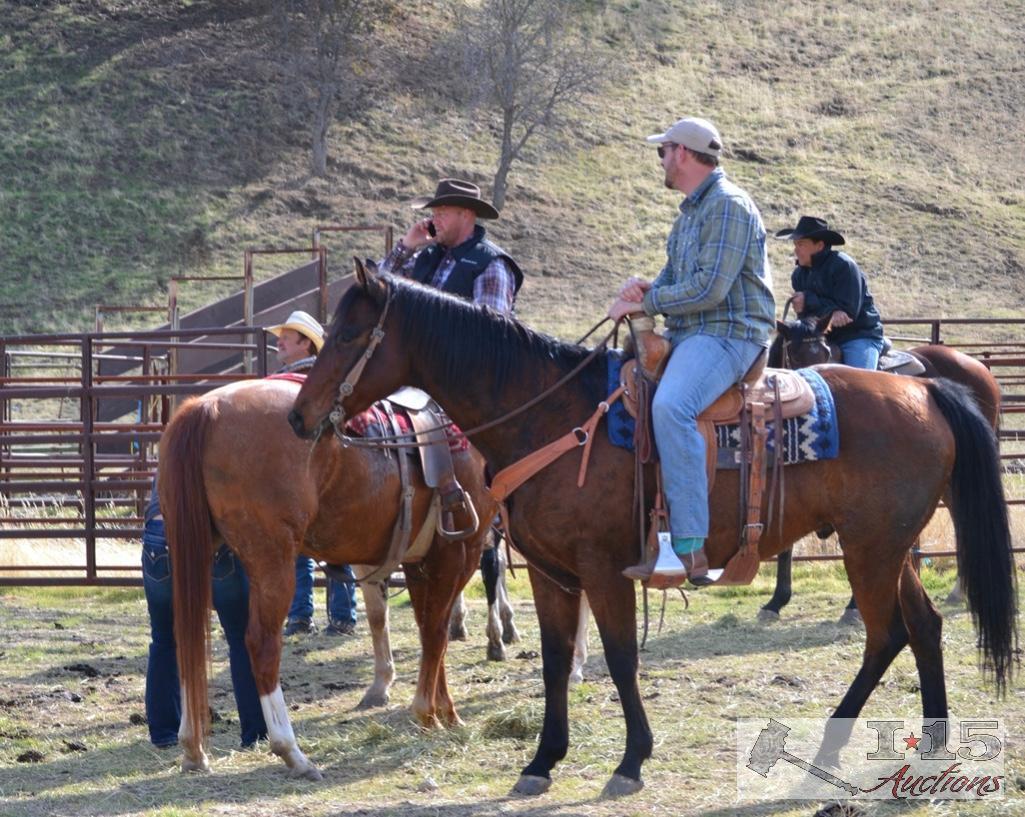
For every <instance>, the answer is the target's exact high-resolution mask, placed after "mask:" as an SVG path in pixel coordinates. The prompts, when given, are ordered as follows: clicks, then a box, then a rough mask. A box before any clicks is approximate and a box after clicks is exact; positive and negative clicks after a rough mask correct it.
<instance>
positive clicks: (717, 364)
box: [651, 335, 763, 539]
mask: <svg viewBox="0 0 1025 817" xmlns="http://www.w3.org/2000/svg"><path fill="white" fill-rule="evenodd" d="M762 349H763V347H762V346H759V345H758V344H756V343H751V342H749V341H744V340H731V339H729V338H720V337H715V336H713V335H690V336H689V337H686V338H684V339H683V340H681V341H679V342H678V343H677V342H674V345H673V351H672V354H671V355H670V356H669V362H668V363H667V364H666V370H665V373H664V374H663V375H662V380H661V381H660V382H659V384H658V389H657V390H656V391H655V397H654V399H653V400H652V405H651V416H652V426H653V427H654V430H655V442H656V443H657V445H658V456H659V460H660V461H661V463H662V477H663V480H664V483H665V494H666V502H667V503H668V505H669V527H670V529H671V532H672V535H673V538H674V539H680V538H687V537H698V538H700V539H706V538H707V537H708V475H707V474H706V473H705V438H704V437H702V436H701V432H699V431H698V425H697V416H698V415H699V414H700V413H701V412H702V411H704V410H705V409H706V408H708V407H709V406H710V405H712V403H713V402H715V400H716V398H718V397H719V396H720V395H721V394H722V393H723V392H725V391H726V390H727V389H728V388H729V387H730V386H732V385H734V384H735V383H739V382H740V379H741V378H742V377H743V376H744V375H745V374H747V371H748V369H750V368H751V364H752V363H754V362H755V360H756V359H757V358H758V355H760V354H761V353H762Z"/></svg>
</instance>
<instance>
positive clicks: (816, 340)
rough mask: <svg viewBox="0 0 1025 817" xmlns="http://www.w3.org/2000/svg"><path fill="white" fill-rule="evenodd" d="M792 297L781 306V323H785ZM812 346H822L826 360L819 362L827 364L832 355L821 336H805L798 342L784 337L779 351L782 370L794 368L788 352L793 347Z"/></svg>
mask: <svg viewBox="0 0 1025 817" xmlns="http://www.w3.org/2000/svg"><path fill="white" fill-rule="evenodd" d="M794 297H795V296H791V297H790V298H787V302H786V304H785V305H784V306H783V317H782V318H781V319H780V320H781V321H782V322H783V323H786V320H787V313H788V312H789V311H790V304H791V302H792V301H793V300H794ZM813 344H820V345H822V346H823V348H824V349H825V351H826V359H825V360H823V361H821V362H822V363H828V362H829V360H830V358H831V357H832V353H831V352H830V350H829V344H828V343H827V342H826V339H825V338H824V337H823V336H822V335H805V336H804V337H803V338H801V339H800V340H791V339H790V338H788V337H786V336H785V335H784V337H783V344H782V349H781V351H782V356H783V364H782V365H783V368H784V369H792V368H794V367H793V365H792V364H793V362H794V360H793V355H792V354H791V351H790V350H791V349H792V348H793V347H798V348H801V347H805V346H810V345H813ZM805 365H814V364H805Z"/></svg>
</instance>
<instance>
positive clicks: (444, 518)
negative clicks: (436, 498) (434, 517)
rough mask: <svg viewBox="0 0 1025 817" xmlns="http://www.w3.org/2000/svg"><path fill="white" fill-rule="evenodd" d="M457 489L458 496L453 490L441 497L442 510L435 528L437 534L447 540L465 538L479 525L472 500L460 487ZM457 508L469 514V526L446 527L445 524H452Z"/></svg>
mask: <svg viewBox="0 0 1025 817" xmlns="http://www.w3.org/2000/svg"><path fill="white" fill-rule="evenodd" d="M457 490H458V492H459V493H458V496H456V492H455V491H453V492H452V493H450V494H446V495H445V496H444V497H443V498H442V501H441V505H442V512H441V513H440V514H438V524H437V528H436V529H437V531H438V535H439V536H440V537H441V538H442V539H448V540H449V541H455V540H457V539H465V538H466V537H467V536H470V535H471V534H473V533H474V532H475V531H476V530H477V528H478V527H480V518H479V517H478V516H477V509H476V508H475V507H473V501H472V500H471V499H470V497H469V496H468V495H467V493H466V491H465V490H464V489H463V488H462V487H459V488H457ZM459 509H462V510H463V512H464V513H467V514H469V516H470V519H471V520H472V521H471V522H470V525H469V527H466V528H463V529H462V530H451V528H447V527H446V524H448V525H450V526H451V525H453V524H454V522H455V511H457V510H459Z"/></svg>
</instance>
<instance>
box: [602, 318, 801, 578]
mask: <svg viewBox="0 0 1025 817" xmlns="http://www.w3.org/2000/svg"><path fill="white" fill-rule="evenodd" d="M654 323H655V322H654V319H653V318H650V317H647V316H636V317H633V318H631V319H630V324H631V326H630V328H631V338H632V339H633V340H634V343H633V344H632V346H633V347H634V348H633V349H631V348H630V346H631V344H627V349H626V353H627V356H628V358H629V355H630V353H631V351H633V352H634V356H633V358H632V359H627V360H626V361H625V362H624V363H623V366H622V369H621V370H620V385H621V386H623V388H624V393H623V402H624V405H625V406H626V409H627V411H628V412H629V413H630V414H631V415H632V416H633V417H634V418H635V419H636V432H635V437H634V443H635V449H636V451H637V455H638V456H639V457H641V459H642V462H654V461H655V460H656V456H655V449H654V444H653V441H652V434H651V415H650V412H651V398H652V397H653V395H654V392H655V387H656V385H657V384H658V381H659V379H660V378H661V376H662V372H663V370H664V369H665V364H666V361H667V360H668V359H669V352H670V344H669V341H668V340H666V339H665V338H663V337H661V336H660V335H658V334H656V333H655V331H654ZM767 358H768V353H767V352H765V353H763V354H762V355H760V356H759V358H758V359H757V360H756V361H755V362H754V364H752V366H751V368H750V369H749V370H748V372H747V374H745V375H744V377H743V379H742V380H741V382H740V383H738V384H737V385H736V386H731V387H730V388H729V389H728V390H727V391H726V392H725V393H724V394H723V395H721V396H720V397H719V398H718V399H717V400H716V401H715V402H714V403H712V405H711V406H709V407H708V408H707V409H705V411H704V412H702V413H701V414H700V415H699V416H698V418H697V420H698V430H699V431H700V432H701V435H702V437H704V439H705V445H706V455H705V463H706V470H707V474H708V490H709V494H711V491H712V486H713V485H714V483H715V474H716V469H717V467H718V468H739V470H740V518H741V520H742V523H743V527H742V534H741V537H740V543H739V549H738V551H737V553H736V554H734V556H733V557H731V559H730V560H729V562H728V563H727V564H726V568H725V571H724V573H723V575H722V577H721V578H720V579H719V580H718V581H717V582H716V584H720V585H726V584H750V583H751V581H752V580H753V579H754V577H755V575H756V574H757V572H758V565H759V562H760V559H759V555H758V542H759V540H760V538H761V535H762V531H763V530H764V528H765V523H763V522H762V518H761V512H762V511H761V508H762V497H763V495H764V492H765V486H766V477H767V470H768V468H767V464H768V457H767V452H766V440H767V436H768V431H767V428H766V424H767V422H768V421H769V420H771V421H773V422H774V423H775V428H776V429H781V428H782V421H783V420H785V419H788V418H790V417H798V416H800V415H802V414H806V413H807V412H809V411H810V410H811V409H812V407H813V406H814V404H815V396H814V393H813V392H812V390H811V387H810V386H809V385H808V383H807V381H806V380H805V379H804V378H803V377H801V376H800V375H799V374H797V373H796V372H792V371H788V370H786V369H769V368H766V365H765V364H766V360H767ZM717 425H738V426H739V427H740V440H741V446H740V450H739V451H736V452H731V454H732V457H731V458H730V459H722V458H720V457H719V454H718V449H717V444H716V433H715V426H717ZM777 433H779V432H778V431H777ZM781 467H782V460H781V458H780V457H775V458H774V459H773V471H772V486H771V488H770V503H769V504H770V509H769V518H770V519H771V517H772V507H771V506H772V495H773V493H774V492H775V489H776V486H777V485H779V484H780V480H781V479H782V473H781V472H780V468H781ZM779 513H780V516H782V507H781V508H780V510H779ZM652 527H653V528H654V527H655V526H654V524H653V525H652ZM655 542H656V539H655V537H654V536H652V535H649V536H648V538H647V550H648V553H647V554H646V556H647V557H652V556H653V552H652V549H653V548H657V545H656V544H655ZM649 561H653V560H652V559H650V558H649ZM632 577H633V578H643V576H640V575H637V576H632ZM664 581H665V580H663V582H664ZM680 581H682V579H680ZM669 583H670V584H676V583H678V582H677V581H672V582H669Z"/></svg>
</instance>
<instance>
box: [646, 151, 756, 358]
mask: <svg viewBox="0 0 1025 817" xmlns="http://www.w3.org/2000/svg"><path fill="white" fill-rule="evenodd" d="M666 254H667V256H668V259H667V261H666V265H665V267H663V268H662V271H661V272H660V273H659V275H658V277H657V278H656V279H655V281H654V282H653V283H652V286H651V289H650V290H648V292H647V293H645V296H644V311H645V312H647V313H648V314H649V315H656V314H662V315H665V316H666V329H667V330H668V334H669V336H670V337H671V338H673V339H679V338H684V337H688V336H690V335H695V334H699V333H700V334H706V335H717V336H719V337H726V338H735V339H739V340H747V341H751V342H752V343H757V344H760V345H762V346H768V345H769V336H770V334H771V332H772V330H773V327H774V326H775V323H774V321H775V316H776V302H775V299H774V298H773V295H772V271H771V269H770V267H769V259H768V257H767V255H766V250H765V226H764V225H763V224H762V217H761V215H760V214H759V212H758V208H757V207H755V204H754V202H752V201H751V198H750V197H749V196H748V195H747V193H745V192H744V191H743V190H741V189H740V188H739V187H737V186H736V185H735V184H733V183H732V182H731V181H729V180H728V179H727V178H726V175H725V174H724V173H723V171H722V170H721V169H719V168H716V169H715V170H714V171H713V172H712V173H711V174H710V175H709V177H708V178H707V179H706V180H705V181H704V182H702V183H701V185H700V186H699V187H698V188H697V189H696V190H695V191H694V192H692V193H691V194H690V195H689V196H687V198H686V199H684V200H683V203H682V204H681V205H680V215H679V216H678V217H677V219H676V223H675V224H673V229H672V232H670V234H669V240H668V241H667V245H666Z"/></svg>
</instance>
